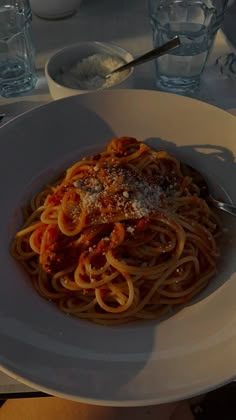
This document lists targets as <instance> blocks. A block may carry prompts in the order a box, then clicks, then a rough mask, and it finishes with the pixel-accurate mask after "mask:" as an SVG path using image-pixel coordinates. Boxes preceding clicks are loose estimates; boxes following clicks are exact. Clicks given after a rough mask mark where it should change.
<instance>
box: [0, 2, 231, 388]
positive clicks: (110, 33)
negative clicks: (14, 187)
mask: <svg viewBox="0 0 236 420" xmlns="http://www.w3.org/2000/svg"><path fill="white" fill-rule="evenodd" d="M235 21H236V14H235ZM230 22H232V18H231V15H230ZM233 26H234V25H233ZM33 30H34V36H35V44H36V51H37V56H36V67H37V72H38V76H39V79H38V82H37V85H36V88H35V90H34V91H33V92H31V93H30V94H28V95H26V96H22V97H18V98H11V99H4V98H1V99H0V113H6V118H5V119H4V121H5V122H6V121H8V120H9V119H11V118H12V117H15V116H17V115H19V114H21V113H22V112H25V111H27V110H29V109H32V108H34V107H37V106H39V105H42V104H45V103H47V102H49V101H51V100H52V99H51V97H50V95H49V92H48V87H47V84H46V80H45V77H44V65H45V62H46V60H47V58H48V57H49V56H50V54H52V53H53V52H54V51H55V50H57V49H59V48H61V47H63V46H65V45H68V44H71V43H75V42H78V41H94V40H97V41H107V42H114V43H116V44H118V45H120V46H121V47H124V48H125V49H127V50H129V51H130V52H131V53H132V54H134V55H135V56H136V55H140V54H142V53H144V52H145V51H147V50H148V49H150V48H151V47H152V37H151V30H150V25H149V21H148V12H147V1H144V0H119V1H115V0H99V1H97V0H83V2H82V4H81V6H80V9H79V10H78V13H77V14H76V15H74V16H72V17H70V18H67V19H63V20H58V21H49V20H41V19H39V18H37V17H34V19H33ZM235 34H236V30H235ZM235 38H236V36H235ZM231 51H232V46H231V45H230V44H229V43H228V42H227V40H226V37H225V36H224V34H223V33H222V32H221V31H220V32H219V33H218V35H217V38H216V41H215V45H214V48H213V50H212V53H211V56H210V58H209V61H208V64H207V68H206V71H205V73H204V75H203V77H202V84H201V88H200V91H199V93H198V94H197V95H196V97H197V98H198V99H201V100H203V101H206V102H209V103H211V104H213V105H216V106H218V107H221V108H223V109H229V108H236V81H232V80H230V79H228V78H225V77H222V75H221V73H220V71H219V69H218V68H217V67H216V66H215V64H214V63H215V60H216V58H217V57H218V56H220V55H223V54H227V53H229V52H231ZM154 76H155V73H154V64H153V63H152V62H149V63H146V64H143V65H142V66H140V67H138V68H136V69H135V72H134V81H133V87H134V88H136V89H155V84H154ZM27 391H30V388H28V387H26V386H24V385H22V384H20V383H18V382H16V381H14V380H13V379H11V378H9V377H7V376H6V375H4V374H3V373H1V372H0V396H1V394H3V393H12V392H13V393H15V392H27Z"/></svg>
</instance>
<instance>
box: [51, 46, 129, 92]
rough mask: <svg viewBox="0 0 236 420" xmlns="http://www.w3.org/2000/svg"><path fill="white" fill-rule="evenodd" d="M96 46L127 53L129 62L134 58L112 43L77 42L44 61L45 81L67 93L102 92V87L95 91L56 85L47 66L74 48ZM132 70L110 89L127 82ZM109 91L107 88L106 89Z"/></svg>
mask: <svg viewBox="0 0 236 420" xmlns="http://www.w3.org/2000/svg"><path fill="white" fill-rule="evenodd" d="M94 44H95V45H98V46H108V47H111V48H114V50H115V51H117V53H119V52H121V53H127V54H129V55H130V61H131V60H133V59H134V56H133V54H132V53H130V52H129V51H128V50H126V49H125V48H123V47H121V46H119V45H117V44H115V43H113V42H102V41H79V42H75V43H73V44H69V45H67V46H65V47H63V48H60V49H59V50H57V51H55V52H54V53H53V54H52V55H51V56H50V57H49V58H48V59H47V61H46V63H45V66H44V71H45V75H46V78H47V79H50V81H51V82H52V83H53V84H54V85H55V86H57V87H58V88H63V89H66V90H67V91H68V92H71V93H74V92H85V93H86V92H96V91H100V90H104V88H103V87H100V88H97V89H75V88H70V87H67V86H65V85H62V84H60V83H58V82H57V81H56V80H55V79H54V78H53V77H52V76H51V74H50V72H49V65H50V63H51V62H52V60H54V59H55V58H56V57H57V56H59V55H60V54H63V53H64V52H65V51H66V50H72V49H75V48H76V47H79V46H81V45H94ZM133 71H134V69H133V67H131V68H130V69H129V70H128V72H129V73H128V75H127V76H126V77H125V78H124V79H122V80H121V81H120V82H118V83H115V84H114V85H112V87H116V86H119V85H120V84H121V83H123V82H124V81H125V80H127V79H128V78H129V77H130V76H131V75H132V73H133ZM108 89H109V88H108Z"/></svg>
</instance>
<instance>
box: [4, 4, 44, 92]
mask: <svg viewBox="0 0 236 420" xmlns="http://www.w3.org/2000/svg"><path fill="white" fill-rule="evenodd" d="M34 59H35V48H34V43H33V36H32V13H31V9H30V5H29V1H28V0H15V1H13V0H12V1H11V0H8V1H3V0H0V95H1V96H4V97H11V96H18V95H21V94H24V93H26V92H28V91H30V90H32V89H33V88H34V86H35V84H36V80H37V76H36V71H35V64H34Z"/></svg>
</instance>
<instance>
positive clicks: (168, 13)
mask: <svg viewBox="0 0 236 420" xmlns="http://www.w3.org/2000/svg"><path fill="white" fill-rule="evenodd" d="M224 7H225V6H224V5H223V2H219V4H218V3H217V4H216V3H214V1H202V0H169V1H168V0H160V1H158V0H149V15H150V21H151V26H152V33H153V43H154V46H155V47H158V46H160V45H162V44H164V43H165V42H167V41H168V40H169V39H171V38H173V37H174V36H175V35H179V37H180V42H181V45H180V46H179V47H177V48H176V49H174V50H172V51H171V52H170V53H169V54H166V55H164V56H163V57H160V58H158V59H157V60H155V64H156V86H157V88H158V89H160V90H166V91H170V92H174V93H179V94H191V93H193V92H195V91H196V90H197V89H198V87H199V84H200V79H201V74H202V72H203V70H204V68H205V65H206V62H207V58H208V55H209V53H210V51H211V47H212V45H213V41H214V38H215V35H216V33H217V30H218V29H219V27H220V26H221V23H222V21H223V16H224Z"/></svg>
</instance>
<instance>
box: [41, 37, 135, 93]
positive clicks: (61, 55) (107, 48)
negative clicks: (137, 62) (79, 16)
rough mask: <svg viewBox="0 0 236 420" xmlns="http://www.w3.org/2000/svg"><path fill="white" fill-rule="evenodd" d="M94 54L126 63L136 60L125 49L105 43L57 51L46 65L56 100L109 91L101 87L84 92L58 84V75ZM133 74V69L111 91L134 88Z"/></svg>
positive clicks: (85, 43)
mask: <svg viewBox="0 0 236 420" xmlns="http://www.w3.org/2000/svg"><path fill="white" fill-rule="evenodd" d="M94 54H105V55H107V56H110V57H112V58H118V59H121V60H122V61H123V62H126V63H128V62H130V61H131V60H133V59H134V57H133V56H132V54H130V53H129V52H128V51H126V50H124V49H123V48H120V47H118V46H117V45H115V44H112V43H103V42H79V43H77V44H73V45H70V46H68V47H65V48H63V49H61V50H59V51H57V52H56V53H55V54H54V55H52V56H51V57H50V58H49V60H48V61H47V63H46V65H45V75H46V79H47V82H48V87H49V91H50V94H51V96H52V98H53V99H54V100H57V99H61V98H65V97H67V96H73V95H78V94H82V93H90V92H93V91H94V90H101V89H107V87H105V88H104V87H100V88H98V89H86V90H82V89H78V88H71V87H68V86H65V85H64V84H63V83H62V82H61V80H60V82H58V75H59V74H60V73H61V72H62V71H65V69H70V68H71V67H73V66H74V65H75V64H76V63H78V62H79V61H81V60H83V59H86V58H88V57H90V56H92V55H94ZM132 73H133V69H130V70H127V71H126V72H125V75H124V76H123V78H122V79H121V80H119V81H118V82H116V83H114V84H112V86H110V87H109V89H111V88H114V87H118V86H119V88H130V87H132V77H130V76H131V75H132ZM120 74H122V73H120Z"/></svg>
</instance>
